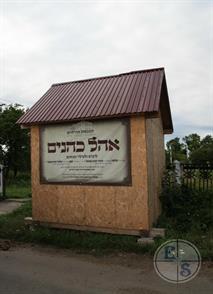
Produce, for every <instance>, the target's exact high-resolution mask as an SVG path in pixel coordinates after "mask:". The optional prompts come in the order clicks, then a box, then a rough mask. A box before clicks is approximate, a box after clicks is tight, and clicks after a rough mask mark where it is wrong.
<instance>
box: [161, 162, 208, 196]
mask: <svg viewBox="0 0 213 294" xmlns="http://www.w3.org/2000/svg"><path fill="white" fill-rule="evenodd" d="M175 184H180V185H184V186H187V187H189V188H191V189H198V190H213V165H210V164H188V163H187V164H186V163H180V162H178V161H175V162H174V163H173V164H172V165H170V166H168V167H167V169H166V173H165V177H164V185H167V186H173V185H175Z"/></svg>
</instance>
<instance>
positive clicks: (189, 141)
mask: <svg viewBox="0 0 213 294" xmlns="http://www.w3.org/2000/svg"><path fill="white" fill-rule="evenodd" d="M183 142H184V143H185V145H186V146H187V149H188V150H189V151H190V152H193V151H195V150H197V149H199V148H200V146H201V140H200V136H199V135H198V134H190V135H188V136H185V137H184V138H183Z"/></svg>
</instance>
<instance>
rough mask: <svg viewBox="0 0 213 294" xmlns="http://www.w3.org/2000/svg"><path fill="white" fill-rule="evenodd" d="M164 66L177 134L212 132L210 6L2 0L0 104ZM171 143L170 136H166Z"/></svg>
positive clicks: (201, 3) (212, 29)
mask: <svg viewBox="0 0 213 294" xmlns="http://www.w3.org/2000/svg"><path fill="white" fill-rule="evenodd" d="M162 66H163V67H165V70H166V78H167V86H168V90H169V97H170V104H171V110H172V116H173V124H174V129H175V132H174V134H173V135H172V136H171V135H170V137H168V138H169V139H170V138H172V137H174V136H180V137H182V136H184V135H187V134H189V133H192V132H197V133H199V134H200V135H201V136H204V135H205V134H207V133H212V131H213V127H212V126H213V1H211V0H209V1H204V0H202V1H196V0H194V1H186V0H185V1H172V0H168V1H9V0H0V103H1V102H7V103H11V102H14V103H15V102H18V103H20V104H22V105H24V106H28V107H30V106H32V105H33V104H34V103H35V102H36V101H37V100H38V99H39V98H40V97H41V96H42V95H43V94H44V92H46V90H47V89H48V88H49V87H50V86H51V84H53V83H57V82H63V81H72V80H78V79H84V78H91V77H97V76H102V75H111V74H117V73H122V72H128V71H133V70H140V69H146V68H155V67H162ZM168 138H167V139H168Z"/></svg>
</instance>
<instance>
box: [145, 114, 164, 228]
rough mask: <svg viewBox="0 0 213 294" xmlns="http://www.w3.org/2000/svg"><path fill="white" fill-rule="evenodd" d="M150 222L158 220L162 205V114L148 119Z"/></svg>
mask: <svg viewBox="0 0 213 294" xmlns="http://www.w3.org/2000/svg"><path fill="white" fill-rule="evenodd" d="M146 142H147V167H148V197H149V198H148V203H149V222H150V225H151V226H152V225H153V223H154V222H156V220H157V218H158V216H159V214H160V212H161V205H160V200H159V195H160V192H161V184H162V177H163V172H164V168H165V151H164V134H163V127H162V121H161V118H160V116H159V117H157V118H147V119H146Z"/></svg>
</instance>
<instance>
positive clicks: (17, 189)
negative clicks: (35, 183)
mask: <svg viewBox="0 0 213 294" xmlns="http://www.w3.org/2000/svg"><path fill="white" fill-rule="evenodd" d="M28 197H31V187H30V184H24V185H17V184H10V185H8V186H6V198H28Z"/></svg>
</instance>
